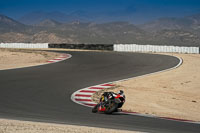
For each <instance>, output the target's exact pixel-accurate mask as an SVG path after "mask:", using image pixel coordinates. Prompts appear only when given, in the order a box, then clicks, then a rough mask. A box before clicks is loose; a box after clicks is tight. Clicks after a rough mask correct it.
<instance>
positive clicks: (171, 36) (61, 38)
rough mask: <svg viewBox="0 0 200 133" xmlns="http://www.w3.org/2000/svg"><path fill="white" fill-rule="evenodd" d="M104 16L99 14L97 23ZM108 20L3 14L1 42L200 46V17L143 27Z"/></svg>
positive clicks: (55, 14)
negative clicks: (17, 18) (14, 17)
mask: <svg viewBox="0 0 200 133" xmlns="http://www.w3.org/2000/svg"><path fill="white" fill-rule="evenodd" d="M108 16H109V15H108ZM101 17H102V16H101V15H99V16H97V18H95V20H98V19H100V18H101ZM106 19H107V18H102V19H101V20H102V22H100V21H99V22H96V21H93V20H94V18H92V17H91V16H90V15H88V14H87V13H84V12H82V11H76V12H72V13H70V14H67V15H66V14H63V13H60V12H50V13H47V12H46V13H45V12H34V13H31V14H27V15H25V16H23V17H22V18H20V19H19V20H14V19H12V18H9V17H7V16H5V15H0V42H35V43H36V42H48V43H74V44H78V43H86V44H91V43H101V44H112V43H138V44H155V45H177V46H200V43H199V42H200V14H196V15H192V16H186V17H182V18H160V19H157V20H155V21H152V22H148V23H145V24H140V25H134V24H133V23H131V22H130V21H129V22H128V20H127V22H125V21H124V22H122V21H118V20H117V19H116V20H114V22H111V20H112V19H110V20H109V21H106V22H104V21H103V20H106ZM119 20H120V19H119Z"/></svg>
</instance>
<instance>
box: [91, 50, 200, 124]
mask: <svg viewBox="0 0 200 133" xmlns="http://www.w3.org/2000/svg"><path fill="white" fill-rule="evenodd" d="M168 55H174V56H177V57H180V58H182V59H183V64H182V65H181V66H180V67H178V68H176V69H173V70H170V71H165V72H161V73H156V74H152V75H146V76H143V77H138V78H133V79H130V80H127V81H120V82H115V85H116V87H113V88H110V89H108V90H104V91H113V92H117V91H118V90H120V89H121V90H124V92H125V95H126V103H125V104H124V106H123V107H122V109H123V110H126V111H131V112H138V113H141V114H150V115H156V116H161V117H172V118H178V119H187V120H194V121H200V55H199V54H168ZM102 93H103V91H100V92H97V93H96V94H94V95H93V101H98V99H99V96H100V95H101V94H102Z"/></svg>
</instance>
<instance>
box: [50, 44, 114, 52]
mask: <svg viewBox="0 0 200 133" xmlns="http://www.w3.org/2000/svg"><path fill="white" fill-rule="evenodd" d="M49 48H65V49H87V50H111V51H112V50H113V44H65V43H63V44H49Z"/></svg>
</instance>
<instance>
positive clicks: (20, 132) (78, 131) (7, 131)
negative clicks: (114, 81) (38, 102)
mask: <svg viewBox="0 0 200 133" xmlns="http://www.w3.org/2000/svg"><path fill="white" fill-rule="evenodd" d="M0 133H137V132H134V131H126V130H113V129H104V128H95V127H86V126H74V125H64V124H47V123H40V122H27V121H18V120H6V119H0ZM138 133H139V132H138Z"/></svg>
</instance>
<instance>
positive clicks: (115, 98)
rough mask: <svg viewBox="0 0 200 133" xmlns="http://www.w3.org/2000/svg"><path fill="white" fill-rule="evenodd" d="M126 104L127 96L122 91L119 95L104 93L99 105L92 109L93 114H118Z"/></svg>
mask: <svg viewBox="0 0 200 133" xmlns="http://www.w3.org/2000/svg"><path fill="white" fill-rule="evenodd" d="M124 103H125V95H124V94H123V91H122V90H120V91H119V93H117V94H116V93H114V92H104V94H103V95H102V96H101V98H100V101H99V103H98V104H97V105H96V106H95V107H94V108H93V109H92V112H93V113H97V112H103V113H106V114H112V113H113V112H118V111H119V108H121V107H122V106H123V104H124Z"/></svg>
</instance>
